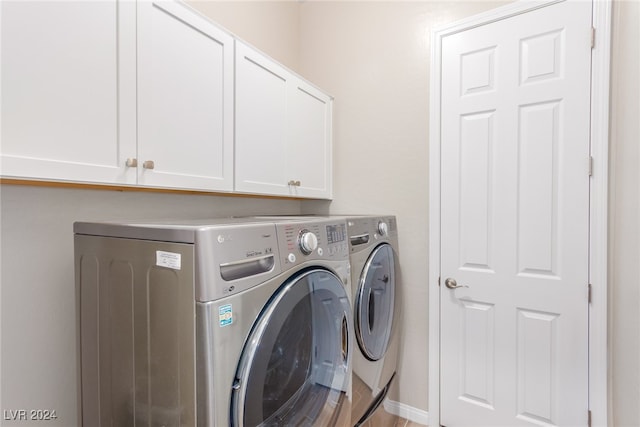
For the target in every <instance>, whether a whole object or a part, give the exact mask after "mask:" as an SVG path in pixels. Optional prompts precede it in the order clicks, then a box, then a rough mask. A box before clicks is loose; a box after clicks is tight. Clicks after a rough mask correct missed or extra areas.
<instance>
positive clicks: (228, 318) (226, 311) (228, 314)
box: [218, 304, 233, 327]
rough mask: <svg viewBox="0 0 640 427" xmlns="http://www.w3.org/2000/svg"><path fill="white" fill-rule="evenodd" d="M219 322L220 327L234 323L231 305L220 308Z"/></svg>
mask: <svg viewBox="0 0 640 427" xmlns="http://www.w3.org/2000/svg"><path fill="white" fill-rule="evenodd" d="M218 321H219V322H220V327H223V326H229V325H230V324H232V323H233V310H232V309H231V304H225V305H221V306H220V307H218Z"/></svg>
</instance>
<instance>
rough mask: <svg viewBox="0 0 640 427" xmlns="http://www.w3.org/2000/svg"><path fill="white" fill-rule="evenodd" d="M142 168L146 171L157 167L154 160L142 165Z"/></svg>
mask: <svg viewBox="0 0 640 427" xmlns="http://www.w3.org/2000/svg"><path fill="white" fill-rule="evenodd" d="M142 167H143V168H145V169H153V168H155V167H156V165H155V163H153V160H147V161H146V162H144V163H143V164H142Z"/></svg>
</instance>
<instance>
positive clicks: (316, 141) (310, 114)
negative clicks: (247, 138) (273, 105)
mask: <svg viewBox="0 0 640 427" xmlns="http://www.w3.org/2000/svg"><path fill="white" fill-rule="evenodd" d="M292 83H293V84H292V85H291V86H290V87H289V105H290V108H289V119H288V135H289V140H288V144H287V163H288V165H287V166H288V167H287V172H288V173H289V175H290V176H291V177H292V180H293V181H294V182H295V185H293V186H292V187H291V190H292V194H294V195H296V196H300V197H314V198H326V199H330V198H331V189H332V185H331V184H332V180H331V164H332V162H331V160H332V157H331V156H332V151H331V129H332V126H331V125H332V123H331V118H332V106H333V100H332V99H331V97H329V96H328V95H326V94H324V93H322V92H321V91H319V90H318V89H316V88H315V87H313V86H311V85H310V84H308V83H306V82H305V81H303V80H301V79H299V78H296V79H293V80H292Z"/></svg>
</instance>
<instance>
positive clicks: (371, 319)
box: [354, 243, 396, 361]
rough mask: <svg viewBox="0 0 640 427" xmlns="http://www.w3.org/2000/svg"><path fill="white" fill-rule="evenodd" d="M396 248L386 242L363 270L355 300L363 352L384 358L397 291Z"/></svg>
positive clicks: (357, 331) (360, 344) (367, 356)
mask: <svg viewBox="0 0 640 427" xmlns="http://www.w3.org/2000/svg"><path fill="white" fill-rule="evenodd" d="M394 259H395V258H394V255H393V249H392V248H391V245H389V244H388V243H383V244H381V245H380V246H378V247H377V248H375V249H374V251H373V252H372V253H371V255H370V256H369V258H368V259H367V262H366V264H365V266H364V268H363V269H362V273H361V275H360V281H359V283H358V290H357V292H356V299H355V314H354V318H355V330H356V338H357V340H358V345H359V346H360V350H361V351H362V354H363V355H364V356H365V357H366V358H367V359H369V360H373V361H375V360H379V359H381V358H382V357H383V356H384V354H385V353H386V351H387V347H388V345H389V338H390V337H391V326H392V324H393V310H394V301H395V294H396V285H395V261H394Z"/></svg>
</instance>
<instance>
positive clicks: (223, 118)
mask: <svg viewBox="0 0 640 427" xmlns="http://www.w3.org/2000/svg"><path fill="white" fill-rule="evenodd" d="M138 17H139V27H138V42H139V48H138V49H139V50H138V57H139V62H138V97H139V98H138V164H139V166H138V183H139V184H141V185H148V186H160V187H179V188H194V189H208V190H229V191H230V190H232V188H233V171H232V167H233V116H232V114H233V39H232V37H231V36H230V35H228V34H227V33H225V32H224V31H222V30H220V29H218V28H217V27H215V26H214V25H213V24H211V23H210V22H209V21H207V20H206V19H204V18H202V17H201V16H199V15H197V14H195V13H194V12H193V11H191V10H189V9H187V8H186V7H184V6H183V5H181V4H179V3H176V2H140V3H139V6H138ZM146 161H153V162H154V168H153V169H149V168H144V167H142V164H143V163H144V162H146Z"/></svg>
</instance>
